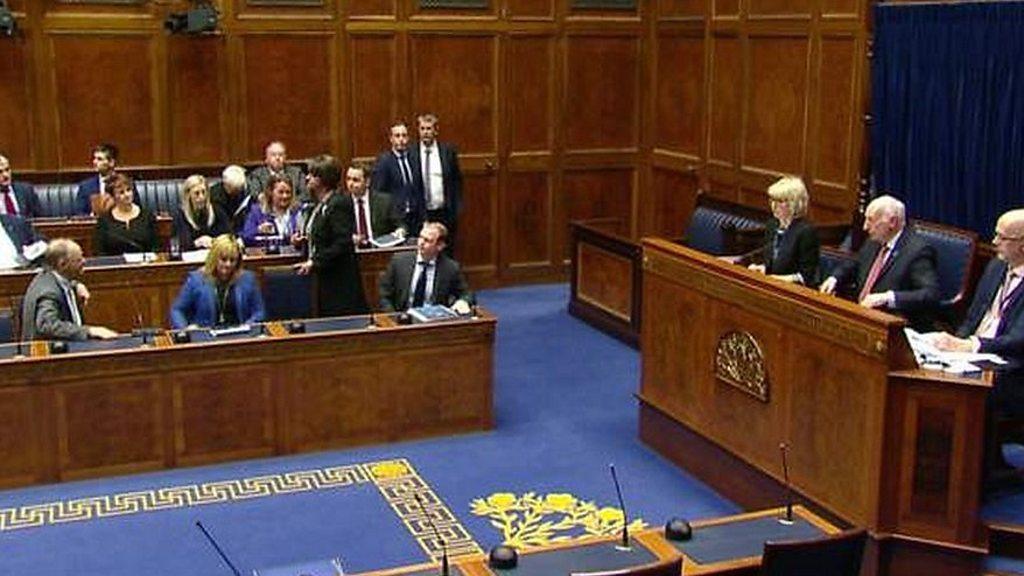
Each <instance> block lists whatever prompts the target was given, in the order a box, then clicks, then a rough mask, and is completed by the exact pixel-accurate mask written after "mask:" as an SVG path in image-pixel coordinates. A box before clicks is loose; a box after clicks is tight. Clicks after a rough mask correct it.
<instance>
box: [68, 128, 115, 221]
mask: <svg viewBox="0 0 1024 576" xmlns="http://www.w3.org/2000/svg"><path fill="white" fill-rule="evenodd" d="M117 156H118V150H117V146H114V145H113V144H108V143H103V144H99V145H97V146H96V147H95V148H93V149H92V167H93V168H95V169H96V175H95V176H90V177H88V178H86V179H85V180H82V181H81V182H79V183H78V193H77V195H76V196H75V213H76V214H80V215H82V216H88V215H90V214H92V215H94V216H98V215H99V214H100V213H105V212H108V211H110V209H111V208H113V207H114V197H113V196H112V195H111V194H109V193H108V192H107V189H106V188H107V178H109V177H110V175H111V174H113V173H114V170H116V169H117ZM94 196H95V198H94Z"/></svg>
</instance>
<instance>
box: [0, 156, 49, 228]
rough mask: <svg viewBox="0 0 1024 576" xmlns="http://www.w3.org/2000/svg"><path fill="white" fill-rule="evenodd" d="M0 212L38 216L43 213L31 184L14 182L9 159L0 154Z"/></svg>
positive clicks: (27, 216)
mask: <svg viewBox="0 0 1024 576" xmlns="http://www.w3.org/2000/svg"><path fill="white" fill-rule="evenodd" d="M0 214H9V215H11V216H21V217H22V218H38V217H39V216H42V215H43V208H42V206H41V205H40V204H39V197H38V196H36V191H35V190H34V189H33V188H32V185H31V184H29V183H27V182H15V181H14V180H13V174H12V172H11V161H10V160H8V159H7V157H6V156H3V155H0Z"/></svg>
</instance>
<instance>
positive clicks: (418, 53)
mask: <svg viewBox="0 0 1024 576" xmlns="http://www.w3.org/2000/svg"><path fill="white" fill-rule="evenodd" d="M411 51H412V82H413V84H412V101H413V102H414V103H415V106H416V110H415V113H416V114H420V113H423V112H427V111H429V112H433V113H434V114H436V115H437V116H438V117H439V118H440V121H439V127H440V132H441V140H444V141H448V142H457V143H458V148H459V151H460V152H462V153H463V154H465V153H473V152H491V153H493V152H494V150H495V149H496V148H497V140H496V138H497V135H496V133H495V119H494V114H495V112H494V109H495V102H496V95H495V89H496V86H495V84H496V82H495V73H496V66H495V62H496V58H497V41H496V39H495V38H492V37H486V36H440V35H415V36H413V37H412V47H411ZM455 62H457V63H458V65H457V66H455V65H453V63H455ZM412 132H414V133H415V128H414V129H413V130H412Z"/></svg>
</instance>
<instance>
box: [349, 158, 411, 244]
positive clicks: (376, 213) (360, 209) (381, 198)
mask: <svg viewBox="0 0 1024 576" xmlns="http://www.w3.org/2000/svg"><path fill="white" fill-rule="evenodd" d="M369 176H370V170H369V168H368V167H367V166H366V164H363V163H362V162H353V163H351V164H349V166H348V169H347V170H346V171H345V189H346V190H347V191H348V193H349V195H350V196H351V197H352V209H353V210H355V213H354V216H355V222H356V228H355V234H353V235H352V242H353V243H354V244H355V245H356V246H361V247H367V246H369V245H370V240H372V239H374V238H378V237H380V236H384V235H385V234H391V233H393V232H394V233H396V234H398V235H400V236H402V237H404V236H406V229H405V223H404V221H403V220H402V214H401V213H400V212H399V211H398V209H397V208H396V207H395V203H394V202H393V201H392V197H391V195H390V194H387V193H385V192H381V191H379V190H373V191H371V190H370V187H369Z"/></svg>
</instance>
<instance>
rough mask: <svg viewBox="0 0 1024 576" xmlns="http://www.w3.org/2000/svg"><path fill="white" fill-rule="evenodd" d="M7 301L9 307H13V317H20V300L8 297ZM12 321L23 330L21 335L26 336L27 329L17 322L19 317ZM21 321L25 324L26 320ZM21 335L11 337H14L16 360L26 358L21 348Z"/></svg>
mask: <svg viewBox="0 0 1024 576" xmlns="http://www.w3.org/2000/svg"><path fill="white" fill-rule="evenodd" d="M7 301H8V302H7V304H8V306H10V307H11V314H12V315H14V314H17V315H18V316H21V306H18V299H17V298H15V297H14V296H8V297H7ZM12 320H13V322H12V324H13V325H14V326H18V327H19V328H20V329H21V334H24V333H25V327H24V326H21V325H20V322H17V321H16V320H17V317H15V318H12ZM21 320H22V322H24V320H25V319H24V318H22V319H21ZM21 334H12V335H11V336H13V337H14V357H15V358H24V357H25V351H24V350H23V349H22V348H21V340H22V337H21Z"/></svg>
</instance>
